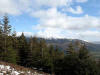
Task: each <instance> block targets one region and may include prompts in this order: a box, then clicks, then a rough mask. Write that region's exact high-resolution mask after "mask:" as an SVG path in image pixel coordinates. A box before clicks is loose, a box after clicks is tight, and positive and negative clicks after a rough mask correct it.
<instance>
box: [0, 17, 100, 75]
mask: <svg viewBox="0 0 100 75" xmlns="http://www.w3.org/2000/svg"><path fill="white" fill-rule="evenodd" d="M76 44H77V46H79V48H78V50H75V49H74V47H73V44H71V43H70V44H69V46H68V49H66V52H65V53H64V52H63V51H61V50H59V48H58V47H53V46H52V45H49V46H48V45H47V44H46V42H45V40H44V39H41V40H38V38H37V37H30V39H29V41H27V39H26V37H25V36H24V33H22V34H21V36H19V37H18V36H16V31H15V30H14V31H12V28H11V26H10V25H9V19H8V16H4V17H3V20H1V21H0V61H5V62H9V63H13V64H18V65H21V66H25V67H29V68H32V69H35V68H37V69H38V70H42V71H44V72H47V73H50V74H55V75H100V61H98V62H96V61H95V60H94V59H93V58H92V57H91V55H90V54H89V52H88V50H87V48H86V47H85V44H83V45H80V44H79V43H78V42H77V43H76Z"/></svg>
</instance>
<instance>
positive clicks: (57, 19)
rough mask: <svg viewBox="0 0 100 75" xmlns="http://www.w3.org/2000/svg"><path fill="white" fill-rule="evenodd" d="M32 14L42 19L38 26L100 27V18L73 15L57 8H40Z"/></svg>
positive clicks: (81, 28)
mask: <svg viewBox="0 0 100 75" xmlns="http://www.w3.org/2000/svg"><path fill="white" fill-rule="evenodd" d="M32 16H34V17H37V18H39V19H40V22H39V24H38V25H37V28H38V29H39V28H40V29H44V28H60V29H68V30H87V29H92V28H98V27H100V18H96V17H93V16H88V15H85V16H83V17H71V16H67V15H66V14H64V13H61V12H59V11H58V10H57V9H56V8H51V9H49V10H40V11H36V12H34V13H32Z"/></svg>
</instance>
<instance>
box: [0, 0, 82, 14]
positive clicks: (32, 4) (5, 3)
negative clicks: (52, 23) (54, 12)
mask: <svg viewBox="0 0 100 75" xmlns="http://www.w3.org/2000/svg"><path fill="white" fill-rule="evenodd" d="M82 1H83V0H82ZM82 1H79V0H77V1H76V2H82ZM73 2H74V0H0V15H2V14H5V13H7V14H10V15H20V14H23V13H25V12H26V13H28V14H30V12H31V11H33V10H34V11H36V10H40V9H44V8H45V7H46V8H47V9H48V7H49V8H61V7H62V8H63V7H65V8H67V7H71V5H72V4H73ZM71 11H73V12H74V13H82V9H81V8H80V7H77V8H76V11H75V10H74V9H71Z"/></svg>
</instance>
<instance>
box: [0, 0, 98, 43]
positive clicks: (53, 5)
mask: <svg viewBox="0 0 100 75" xmlns="http://www.w3.org/2000/svg"><path fill="white" fill-rule="evenodd" d="M4 14H8V16H9V21H10V23H9V24H10V25H12V28H15V29H16V31H17V35H21V33H22V32H24V34H25V35H26V36H31V35H34V36H37V37H44V38H68V39H69V38H70V39H81V40H85V41H91V42H93V41H100V0H0V18H1V19H2V16H3V15H4Z"/></svg>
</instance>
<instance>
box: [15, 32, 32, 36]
mask: <svg viewBox="0 0 100 75" xmlns="http://www.w3.org/2000/svg"><path fill="white" fill-rule="evenodd" d="M22 33H24V35H25V36H33V33H32V32H17V36H20V35H21V34H22Z"/></svg>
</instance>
